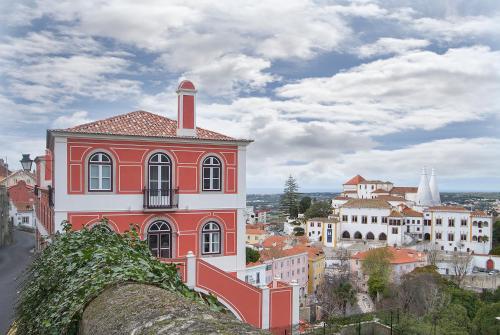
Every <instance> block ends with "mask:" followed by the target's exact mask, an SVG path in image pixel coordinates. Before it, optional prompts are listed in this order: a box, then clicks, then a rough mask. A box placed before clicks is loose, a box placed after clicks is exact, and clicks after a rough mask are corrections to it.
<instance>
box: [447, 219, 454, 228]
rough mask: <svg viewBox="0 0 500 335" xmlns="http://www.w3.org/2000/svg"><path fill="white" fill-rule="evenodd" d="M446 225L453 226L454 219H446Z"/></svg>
mask: <svg viewBox="0 0 500 335" xmlns="http://www.w3.org/2000/svg"><path fill="white" fill-rule="evenodd" d="M448 227H455V219H448Z"/></svg>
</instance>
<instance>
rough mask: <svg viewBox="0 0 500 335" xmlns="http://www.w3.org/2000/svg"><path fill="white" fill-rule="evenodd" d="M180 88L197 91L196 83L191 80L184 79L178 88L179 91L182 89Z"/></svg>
mask: <svg viewBox="0 0 500 335" xmlns="http://www.w3.org/2000/svg"><path fill="white" fill-rule="evenodd" d="M180 90H183V91H184V90H189V91H196V88H195V87H194V84H193V83H192V82H191V81H189V80H183V81H181V83H180V84H179V87H178V88H177V91H180Z"/></svg>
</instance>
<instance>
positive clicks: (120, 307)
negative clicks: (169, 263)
mask: <svg viewBox="0 0 500 335" xmlns="http://www.w3.org/2000/svg"><path fill="white" fill-rule="evenodd" d="M80 334H81V335H111V334H119V335H129V334H130V335H146V334H169V335H176V334H206V335H208V334H227V335H232V334H248V335H253V334H255V335H257V334H269V333H268V332H266V331H262V330H257V329H254V328H253V327H251V326H249V325H247V324H245V323H242V322H241V321H239V320H237V319H236V318H235V317H234V316H233V315H232V314H230V313H227V314H224V313H221V312H217V311H212V310H211V309H210V307H209V306H207V305H203V304H201V303H199V302H194V301H192V300H190V299H188V298H186V297H184V296H181V295H180V294H179V293H177V292H170V291H167V290H164V289H161V288H158V287H155V286H151V285H143V284H135V283H127V284H123V285H119V286H114V287H110V288H108V289H107V290H105V291H104V292H102V293H101V294H100V295H99V296H98V297H96V298H95V299H94V300H92V301H91V302H90V303H89V304H88V305H87V307H86V308H85V311H84V313H83V317H82V320H81V322H80Z"/></svg>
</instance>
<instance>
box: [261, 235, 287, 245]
mask: <svg viewBox="0 0 500 335" xmlns="http://www.w3.org/2000/svg"><path fill="white" fill-rule="evenodd" d="M287 239H288V237H286V236H269V237H268V238H266V239H265V240H264V241H263V242H262V246H263V247H264V248H272V247H280V248H281V247H283V246H284V245H285V244H286V240H287Z"/></svg>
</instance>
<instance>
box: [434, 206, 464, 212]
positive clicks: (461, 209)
mask: <svg viewBox="0 0 500 335" xmlns="http://www.w3.org/2000/svg"><path fill="white" fill-rule="evenodd" d="M429 211H434V212H468V211H469V210H468V209H467V208H465V207H462V206H433V207H430V208H429Z"/></svg>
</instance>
